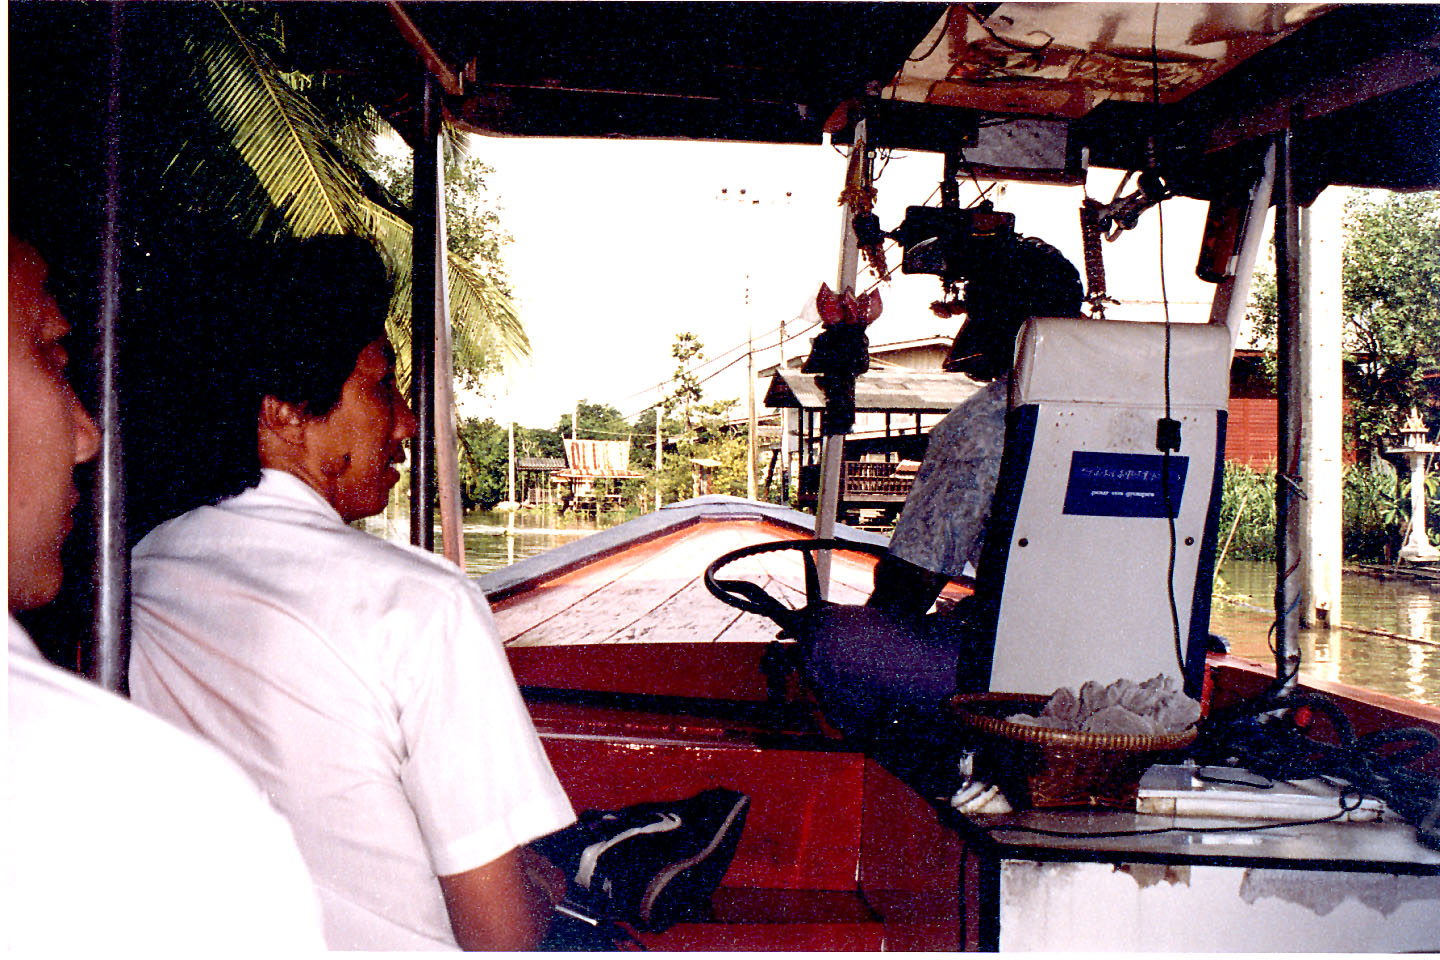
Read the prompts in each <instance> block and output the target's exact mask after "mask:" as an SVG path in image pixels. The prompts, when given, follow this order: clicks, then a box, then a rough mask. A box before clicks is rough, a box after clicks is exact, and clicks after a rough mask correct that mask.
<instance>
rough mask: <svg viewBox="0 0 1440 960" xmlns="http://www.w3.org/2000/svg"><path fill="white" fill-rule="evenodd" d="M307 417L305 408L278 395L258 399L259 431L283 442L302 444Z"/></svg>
mask: <svg viewBox="0 0 1440 960" xmlns="http://www.w3.org/2000/svg"><path fill="white" fill-rule="evenodd" d="M308 420H309V417H307V416H306V414H305V409H304V408H303V407H301V406H298V405H296V404H293V403H290V402H289V401H286V400H281V399H280V398H279V397H266V398H265V399H263V400H261V401H260V433H261V434H262V435H264V434H269V435H271V436H273V437H275V438H276V439H277V440H280V441H281V442H283V443H290V444H296V445H299V444H302V443H304V441H305V424H306V421H308Z"/></svg>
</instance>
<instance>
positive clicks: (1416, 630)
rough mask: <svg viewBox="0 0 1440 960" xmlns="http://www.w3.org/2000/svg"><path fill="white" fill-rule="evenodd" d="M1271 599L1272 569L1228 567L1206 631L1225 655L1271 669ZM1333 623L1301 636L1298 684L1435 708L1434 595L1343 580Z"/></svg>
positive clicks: (1438, 617) (1438, 663)
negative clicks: (1339, 686)
mask: <svg viewBox="0 0 1440 960" xmlns="http://www.w3.org/2000/svg"><path fill="white" fill-rule="evenodd" d="M1274 591H1275V568H1274V565H1273V564H1268V563H1260V562H1255V561H1244V560H1232V561H1229V562H1227V563H1226V564H1225V566H1224V567H1223V568H1222V569H1221V570H1220V571H1219V575H1218V576H1217V577H1216V582H1215V593H1216V596H1217V599H1216V601H1215V603H1214V604H1213V606H1212V607H1211V613H1210V631H1211V632H1212V633H1217V634H1219V635H1221V636H1223V637H1225V638H1227V639H1228V640H1229V641H1230V644H1231V652H1232V653H1235V654H1238V655H1240V656H1244V657H1249V658H1251V659H1254V660H1259V661H1261V662H1262V663H1265V664H1266V665H1270V664H1273V663H1274V660H1275V657H1274V654H1273V653H1272V652H1271V650H1270V647H1269V640H1268V638H1267V634H1268V631H1269V627H1270V623H1271V621H1272V620H1273V619H1274V614H1273V607H1274V599H1273V596H1274ZM1222 596H1224V597H1227V598H1229V600H1223V599H1219V598H1220V597H1222ZM1340 620H1341V624H1342V629H1339V630H1302V631H1300V637H1299V642H1300V652H1301V663H1300V675H1301V677H1302V678H1305V679H1319V680H1331V681H1338V682H1340V683H1347V684H1351V685H1352V686H1357V687H1365V688H1368V689H1371V690H1376V691H1379V692H1381V693H1388V694H1392V695H1394V696H1398V697H1405V698H1406V699H1409V700H1416V701H1418V702H1420V703H1426V704H1430V705H1432V706H1440V591H1437V590H1435V589H1434V588H1431V587H1429V586H1426V585H1424V584H1415V583H1409V582H1405V581H1397V580H1377V579H1375V578H1373V577H1364V576H1359V575H1353V574H1346V575H1344V576H1343V577H1342V578H1341V584H1340ZM1345 627H1351V628H1361V629H1345ZM1362 630H1373V631H1383V633H1384V634H1386V635H1384V636H1381V635H1377V634H1373V633H1365V632H1362Z"/></svg>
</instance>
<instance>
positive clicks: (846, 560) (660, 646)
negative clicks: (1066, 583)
mask: <svg viewBox="0 0 1440 960" xmlns="http://www.w3.org/2000/svg"><path fill="white" fill-rule="evenodd" d="M813 524H814V518H813V517H810V516H809V515H807V514H802V513H798V512H796V511H792V510H788V509H786V508H783V507H777V506H773V505H769V504H759V503H753V502H749V501H742V500H736V499H734V498H728V497H706V498H701V499H699V500H692V501H687V502H685V503H683V504H675V505H673V506H670V507H666V508H665V509H663V510H661V511H659V512H658V513H654V514H650V515H647V516H645V517H641V518H639V519H637V520H634V521H631V522H630V523H627V524H623V525H621V526H619V527H616V528H612V529H611V530H607V531H604V532H602V533H598V534H595V535H593V536H590V537H586V538H583V539H581V540H577V541H575V542H572V543H570V544H567V545H565V546H563V547H560V548H557V549H555V550H552V551H548V552H547V553H545V554H541V555H539V556H537V557H534V558H531V559H528V560H524V561H521V562H519V563H516V564H513V565H511V566H510V567H506V568H504V569H501V570H498V571H496V572H494V573H492V574H488V575H486V576H484V577H482V578H480V583H481V586H482V587H483V588H484V589H485V590H486V592H487V594H488V595H489V596H490V597H491V600H492V604H493V606H494V610H495V620H496V623H497V625H498V627H499V629H500V633H501V636H502V638H503V639H504V641H505V643H506V645H507V650H508V653H509V657H510V663H511V666H512V668H513V669H514V671H515V675H516V679H517V680H518V681H519V683H520V684H521V687H522V690H523V691H524V693H525V696H526V699H527V702H528V703H529V706H530V709H531V713H532V715H533V717H534V719H535V723H536V726H537V728H538V729H539V731H540V735H541V738H542V740H543V741H544V743H545V747H546V750H547V752H548V753H549V756H550V759H551V762H552V764H553V765H554V767H555V770H556V772H557V774H558V775H559V776H560V779H561V781H562V782H563V783H564V784H565V787H566V789H567V791H568V792H569V793H570V796H571V798H572V800H573V801H574V803H575V805H576V806H577V808H602V809H603V808H609V807H615V806H621V805H624V804H627V803H632V802H641V801H646V800H655V799H665V798H676V799H678V798H680V797H684V796H688V795H691V794H693V793H697V792H699V791H700V790H703V789H705V788H707V787H711V786H727V787H731V788H733V789H738V790H743V791H744V792H746V793H747V794H749V795H750V797H751V800H752V806H751V811H750V814H749V817H748V820H747V823H746V827H745V832H744V835H743V837H742V840H741V843H740V847H739V849H738V851H737V853H736V858H735V861H734V863H733V864H732V866H731V868H730V870H729V873H728V874H727V876H726V877H725V880H724V882H723V885H722V887H721V889H720V891H719V892H718V893H717V895H716V897H715V900H714V913H713V919H712V921H711V922H708V923H683V924H679V925H677V926H675V927H673V928H672V929H671V930H669V931H667V932H666V933H664V934H644V935H642V940H643V942H644V943H645V944H646V945H647V946H649V947H651V948H654V949H674V950H706V949H708V950H715V949H723V950H746V949H755V950H761V949H763V950H857V949H858V950H878V949H881V948H884V949H914V950H953V949H964V948H969V949H976V948H978V947H981V946H984V945H986V943H985V941H982V940H981V939H980V936H981V933H980V931H981V930H982V928H983V923H982V916H981V914H982V912H983V910H984V909H985V908H984V906H983V904H984V903H985V900H984V896H983V892H982V885H981V882H980V879H979V877H978V874H977V867H976V865H975V864H976V859H975V858H973V857H967V856H966V855H965V845H964V841H963V840H962V838H961V836H960V835H959V834H958V833H956V832H955V831H954V830H953V829H952V827H951V826H947V825H945V824H943V823H942V822H941V818H940V817H938V816H937V805H936V804H937V801H939V802H940V803H941V805H942V808H943V798H935V797H923V796H920V795H919V794H917V793H916V792H915V791H914V790H912V789H911V787H910V786H908V785H907V784H905V783H903V782H901V781H900V780H899V779H897V778H896V777H895V776H892V775H891V774H890V773H889V772H887V771H886V770H885V769H884V768H883V767H882V766H881V765H880V764H879V763H877V762H876V761H875V760H874V759H872V758H869V757H867V756H865V755H864V754H863V753H862V752H860V750H859V749H858V747H856V746H854V745H853V744H851V743H848V742H846V741H845V740H843V739H842V738H841V737H840V736H839V735H838V734H837V733H836V732H835V731H834V730H833V729H831V728H830V727H829V726H828V725H827V724H826V722H825V720H824V718H823V717H822V716H821V714H820V712H819V710H818V709H817V708H816V706H815V704H814V702H813V700H811V699H810V698H809V697H808V696H807V695H806V693H805V691H803V690H801V689H799V688H798V687H796V686H795V685H794V683H793V681H792V685H791V687H790V690H789V694H790V696H789V697H788V699H787V701H786V703H785V704H783V705H779V706H777V705H776V704H774V703H771V702H770V701H769V686H768V681H767V677H766V673H765V669H764V664H763V663H762V660H763V658H764V656H765V653H766V651H767V648H768V647H769V641H771V640H773V639H774V637H775V633H776V628H775V626H774V625H773V624H772V623H770V622H769V621H768V620H764V619H762V618H760V617H758V616H755V615H752V614H745V613H739V612H737V611H736V610H734V609H732V608H730V607H727V606H725V605H724V604H721V603H719V602H718V601H716V600H715V599H714V598H713V597H711V596H710V595H709V593H708V592H707V591H706V590H705V587H704V584H703V581H702V575H703V572H704V570H705V568H706V566H707V565H708V564H709V563H711V562H712V561H713V560H714V559H715V558H717V557H719V556H720V555H722V554H724V553H726V552H728V551H730V550H734V549H736V548H738V547H742V546H746V545H749V544H752V543H762V542H767V541H776V540H794V539H805V538H808V537H809V536H811V535H812V529H813ZM839 530H840V533H841V535H842V536H843V537H847V538H852V539H854V540H857V541H859V542H861V543H876V542H883V538H880V537H876V536H874V535H872V534H867V533H864V532H861V531H852V530H847V529H845V528H843V527H841V528H839ZM873 562H874V561H873V559H872V558H871V557H869V556H867V555H864V554H861V553H849V554H843V553H842V554H838V555H836V557H835V559H834V562H833V566H832V583H833V585H834V586H833V594H832V597H833V599H834V600H836V601H837V602H841V603H859V602H862V601H863V599H864V598H865V596H867V595H868V593H869V589H870V585H871V579H872V572H871V571H872V566H873ZM732 574H733V575H734V576H737V577H744V578H748V579H751V580H752V581H754V582H756V583H759V584H761V585H762V586H764V587H765V588H766V589H767V590H768V591H769V592H770V593H771V594H772V595H774V596H777V597H781V598H782V599H784V600H786V601H787V602H791V603H796V604H798V603H801V602H803V597H804V586H803V571H802V567H801V564H800V562H799V560H798V559H797V558H796V557H793V556H777V555H774V554H769V555H761V556H756V557H751V558H747V559H745V560H742V561H738V562H737V563H736V564H735V565H734V566H733V567H731V568H727V575H732ZM951 589H952V591H953V590H954V589H955V588H951ZM1271 682H1273V674H1272V673H1271V672H1270V670H1269V668H1268V666H1262V665H1261V664H1259V663H1255V662H1253V661H1248V660H1244V659H1243V658H1238V657H1231V656H1212V658H1211V660H1210V663H1209V683H1208V686H1209V693H1210V696H1209V698H1210V700H1211V702H1212V704H1213V705H1214V706H1224V705H1227V704H1231V703H1235V702H1238V701H1240V700H1242V699H1246V698H1250V697H1253V696H1255V695H1257V694H1258V693H1260V692H1261V691H1263V690H1264V689H1265V687H1266V686H1267V685H1268V684H1270V683H1271ZM1315 686H1316V687H1319V688H1323V689H1322V690H1321V692H1324V693H1326V694H1327V695H1329V696H1331V697H1332V698H1333V699H1334V700H1335V702H1337V703H1338V704H1339V705H1340V706H1341V707H1342V709H1343V710H1344V711H1345V712H1346V714H1347V716H1348V717H1349V718H1350V719H1351V720H1352V722H1353V723H1354V725H1355V727H1356V731H1357V732H1358V733H1362V734H1363V733H1365V732H1369V731H1371V730H1376V729H1393V728H1396V727H1403V726H1422V727H1424V728H1426V729H1429V730H1431V731H1432V732H1435V733H1437V734H1440V709H1435V708H1428V707H1424V706H1422V705H1419V704H1415V703H1412V702H1408V701H1404V700H1400V699H1398V698H1394V697H1385V696H1382V695H1378V694H1372V693H1369V692H1367V691H1361V690H1357V689H1354V688H1350V687H1342V686H1340V685H1335V684H1329V685H1326V684H1316V685H1315ZM1418 768H1419V769H1424V770H1427V771H1428V772H1431V773H1440V757H1435V756H1432V757H1430V758H1428V759H1427V760H1426V761H1424V762H1422V763H1421V764H1420V765H1419V767H1418Z"/></svg>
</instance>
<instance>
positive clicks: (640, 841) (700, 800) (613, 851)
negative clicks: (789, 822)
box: [535, 788, 750, 932]
mask: <svg viewBox="0 0 1440 960" xmlns="http://www.w3.org/2000/svg"><path fill="white" fill-rule="evenodd" d="M749 806H750V798H749V797H747V796H746V795H745V794H743V793H738V792H736V791H734V790H725V789H721V788H715V789H712V790H706V791H705V792H703V793H700V794H697V795H696V796H694V797H691V798H690V799H689V800H681V801H677V802H674V803H642V804H636V805H634V806H630V807H626V808H624V809H623V810H618V811H613V812H609V813H595V812H588V813H586V814H582V815H581V818H580V820H579V822H578V823H576V824H575V825H574V826H572V827H570V828H567V829H566V830H562V831H560V832H559V833H556V834H552V835H551V836H549V837H546V838H544V839H542V840H540V841H537V842H536V843H535V847H536V848H537V849H538V850H540V852H541V853H543V854H545V855H546V856H547V857H549V858H550V859H551V860H552V861H554V862H555V863H557V864H558V865H559V866H560V867H561V868H562V869H564V870H565V871H566V872H567V874H568V875H569V877H570V885H571V888H572V889H571V894H572V896H573V898H574V899H575V900H576V902H577V903H578V904H580V905H582V906H584V907H586V908H588V909H590V910H593V911H595V912H596V913H597V914H599V915H601V916H606V917H610V918H613V919H619V920H624V921H626V922H628V923H633V924H634V925H635V926H637V927H639V928H640V929H642V930H651V931H655V932H659V931H662V930H666V929H668V928H669V927H670V926H672V925H673V924H675V923H676V922H678V921H680V920H688V919H701V918H703V917H704V915H705V913H706V911H707V908H708V906H709V903H710V897H711V896H712V895H713V894H714V892H715V888H716V887H718V886H719V885H720V881H721V879H723V878H724V876H725V871H726V870H727V869H729V867H730V861H731V860H732V859H733V858H734V856H735V848H736V846H737V845H738V844H739V842H740V832H741V830H742V828H743V827H744V824H745V814H746V812H747V811H748V809H749Z"/></svg>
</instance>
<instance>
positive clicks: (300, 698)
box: [130, 470, 574, 950]
mask: <svg viewBox="0 0 1440 960" xmlns="http://www.w3.org/2000/svg"><path fill="white" fill-rule="evenodd" d="M132 580H133V595H134V637H133V641H132V649H131V659H130V685H131V691H132V696H133V697H134V698H135V700H136V702H137V703H140V704H142V705H143V706H145V707H146V708H147V709H151V710H154V711H156V712H158V713H159V714H161V715H162V716H164V717H166V718H167V719H170V720H172V721H174V722H176V723H179V724H183V725H184V726H186V727H188V728H189V729H192V730H194V731H195V732H197V733H199V734H200V735H201V736H203V737H205V738H206V739H207V740H210V741H211V742H212V743H215V744H216V745H217V746H219V747H220V748H221V749H222V750H224V751H225V752H226V753H228V754H230V755H231V756H232V757H234V758H235V759H236V760H238V761H239V762H240V764H241V765H242V766H243V767H245V769H246V770H248V771H249V772H250V773H251V775H252V776H254V777H255V778H256V780H257V781H258V782H259V783H260V785H261V786H262V787H263V788H264V789H265V790H266V792H267V793H269V794H270V796H271V797H272V799H273V800H274V801H275V804H276V806H277V807H278V808H279V809H280V810H281V812H282V813H284V814H285V815H286V816H287V817H288V818H289V819H290V821H291V824H292V825H293V826H294V828H295V834H296V839H297V841H298V842H299V845H300V850H301V853H302V854H303V855H304V857H305V860H306V863H307V864H308V865H309V867H310V870H311V873H312V874H313V875H314V876H315V880H316V884H317V885H318V887H319V890H320V898H321V906H322V908H323V910H324V913H325V933H326V940H327V942H328V943H329V944H330V946H331V947H333V948H337V949H372V950H392V949H433V948H447V947H448V948H451V949H453V948H454V946H455V940H454V936H453V934H452V932H451V929H450V924H449V916H448V913H447V911H446V908H445V903H444V899H443V895H442V893H441V890H440V886H439V881H438V880H437V879H436V878H437V876H448V875H451V874H456V873H462V872H465V871H467V870H471V869H474V868H475V867H478V866H482V865H484V864H486V863H489V862H491V861H492V860H494V859H496V858H497V857H499V856H501V855H503V854H505V853H507V852H509V851H510V850H512V849H514V848H516V847H519V846H521V845H523V844H525V843H528V842H529V841H531V840H534V839H536V838H538V837H540V836H543V835H545V834H548V833H551V832H553V831H555V830H558V829H560V828H561V827H564V826H567V825H568V824H569V823H571V822H572V821H573V820H574V813H573V811H572V810H571V807H570V803H569V800H568V799H567V798H566V796H565V793H564V790H563V789H562V788H561V786H560V784H559V782H558V781H557V780H556V778H555V775H554V773H553V771H552V770H551V768H550V764H549V760H548V759H547V758H546V756H545V752H544V749H543V747H542V746H541V744H540V741H539V738H538V736H537V735H536V733H535V729H534V726H533V724H532V723H531V720H530V716H529V713H528V711H527V710H526V708H525V704H524V701H523V700H522V699H521V698H520V693H519V690H518V688H517V687H516V685H515V681H514V677H513V675H512V674H511V671H510V667H509V663H508V661H507V659H506V657H505V651H504V648H503V646H502V645H501V642H500V638H499V634H498V632H497V631H496V629H495V626H494V621H493V619H492V617H491V615H490V609H489V605H488V604H487V603H486V601H485V597H484V594H483V593H482V592H481V591H480V590H479V588H478V587H476V586H475V585H474V584H473V583H471V582H470V581H469V580H467V579H466V577H465V576H464V574H463V572H462V571H460V570H459V569H457V568H456V567H455V566H454V565H453V564H450V563H448V562H447V561H445V560H443V559H441V558H437V557H434V556H432V555H430V554H428V553H425V552H424V551H421V550H418V549H415V548H413V547H410V546H408V545H400V544H394V543H389V542H387V541H384V540H381V539H379V538H377V537H374V536H371V535H369V534H366V533H364V532H363V531H360V530H357V529H354V528H352V527H349V526H347V525H346V524H345V523H343V522H342V521H341V519H340V516H339V514H338V513H336V511H335V510H334V508H333V507H332V506H331V505H330V504H329V503H328V502H326V501H325V499H324V498H323V497H321V496H320V495H319V494H318V493H316V492H315V491H314V490H312V489H311V488H310V487H309V486H307V485H306V484H305V483H304V482H302V481H301V480H299V479H298V478H296V477H294V476H291V475H290V474H288V473H284V472H281V471H276V470H265V471H263V473H262V479H261V482H260V484H259V486H258V487H255V488H252V489H249V490H247V491H245V492H244V493H242V494H240V495H239V496H236V497H232V498H231V499H229V500H225V501H222V502H221V503H220V504H218V505H216V506H210V507H201V508H199V509H196V510H192V511H190V512H189V513H187V514H185V515H183V516H180V517H177V518H176V519H174V520H171V521H169V522H167V523H165V524H162V525H161V526H159V527H157V528H156V529H155V530H153V531H151V532H150V534H149V535H147V536H146V537H145V538H144V540H142V541H141V543H140V544H139V545H138V546H137V547H136V549H135V551H134V559H133V577H132Z"/></svg>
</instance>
